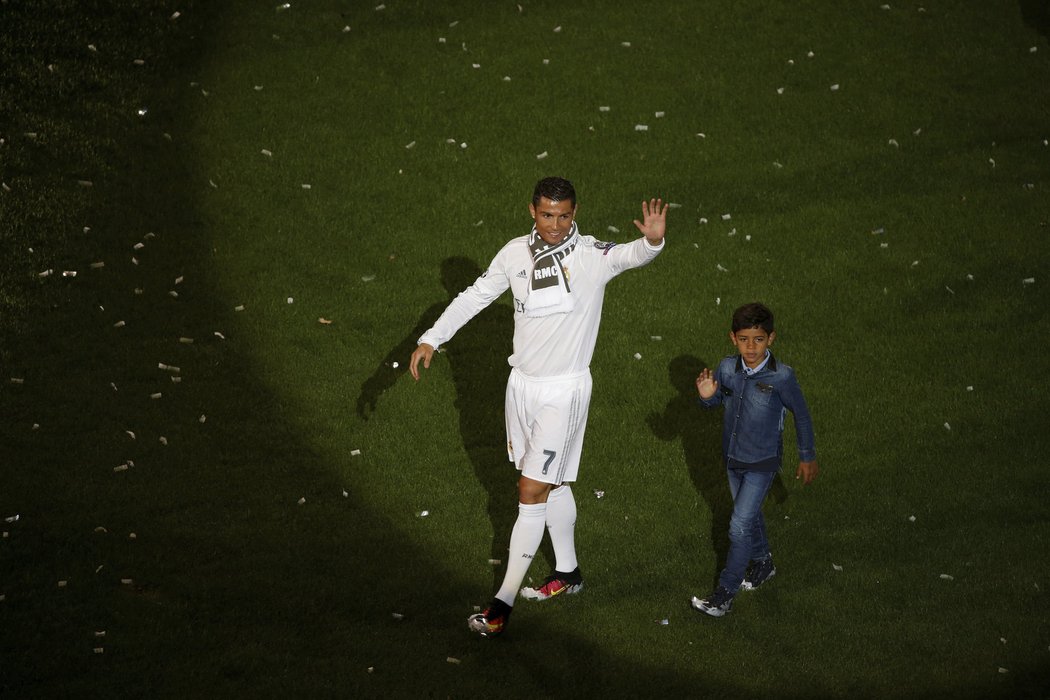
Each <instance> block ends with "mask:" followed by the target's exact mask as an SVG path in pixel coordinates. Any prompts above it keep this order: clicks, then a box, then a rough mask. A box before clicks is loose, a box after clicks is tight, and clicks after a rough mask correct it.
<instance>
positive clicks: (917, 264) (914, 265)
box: [911, 260, 919, 267]
mask: <svg viewBox="0 0 1050 700" xmlns="http://www.w3.org/2000/svg"><path fill="white" fill-rule="evenodd" d="M911 266H912V267H918V266H919V261H918V260H912V261H911Z"/></svg>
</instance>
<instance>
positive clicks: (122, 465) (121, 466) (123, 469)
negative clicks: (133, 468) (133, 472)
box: [113, 464, 128, 472]
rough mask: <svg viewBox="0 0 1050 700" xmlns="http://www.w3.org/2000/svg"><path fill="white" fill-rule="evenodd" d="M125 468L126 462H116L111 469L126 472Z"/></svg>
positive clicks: (126, 468)
mask: <svg viewBox="0 0 1050 700" xmlns="http://www.w3.org/2000/svg"><path fill="white" fill-rule="evenodd" d="M127 470H128V465H127V464H118V465H117V466H115V467H113V471H115V472H126V471H127Z"/></svg>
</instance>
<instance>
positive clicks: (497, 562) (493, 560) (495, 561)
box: [489, 559, 503, 566]
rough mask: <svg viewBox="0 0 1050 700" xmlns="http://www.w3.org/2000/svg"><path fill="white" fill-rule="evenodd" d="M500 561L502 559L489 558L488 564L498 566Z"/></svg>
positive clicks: (501, 561)
mask: <svg viewBox="0 0 1050 700" xmlns="http://www.w3.org/2000/svg"><path fill="white" fill-rule="evenodd" d="M502 563H503V560H502V559H489V564H490V565H491V566H499V565H500V564H502Z"/></svg>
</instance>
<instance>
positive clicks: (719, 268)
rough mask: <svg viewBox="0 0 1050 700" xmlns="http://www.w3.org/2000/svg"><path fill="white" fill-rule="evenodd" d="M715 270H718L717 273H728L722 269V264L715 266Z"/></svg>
mask: <svg viewBox="0 0 1050 700" xmlns="http://www.w3.org/2000/svg"><path fill="white" fill-rule="evenodd" d="M715 269H716V270H718V271H719V272H729V270H727V269H725V268H724V267H722V263H718V264H716V265H715Z"/></svg>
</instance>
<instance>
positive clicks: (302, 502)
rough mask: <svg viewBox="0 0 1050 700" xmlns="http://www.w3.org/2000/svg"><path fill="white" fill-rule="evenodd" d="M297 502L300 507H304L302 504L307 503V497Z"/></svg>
mask: <svg viewBox="0 0 1050 700" xmlns="http://www.w3.org/2000/svg"><path fill="white" fill-rule="evenodd" d="M297 502H298V503H299V505H302V504H304V503H306V496H303V497H302V498H300V499H299V500H298V501H297Z"/></svg>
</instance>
